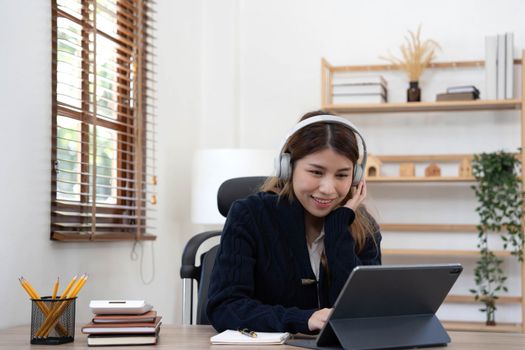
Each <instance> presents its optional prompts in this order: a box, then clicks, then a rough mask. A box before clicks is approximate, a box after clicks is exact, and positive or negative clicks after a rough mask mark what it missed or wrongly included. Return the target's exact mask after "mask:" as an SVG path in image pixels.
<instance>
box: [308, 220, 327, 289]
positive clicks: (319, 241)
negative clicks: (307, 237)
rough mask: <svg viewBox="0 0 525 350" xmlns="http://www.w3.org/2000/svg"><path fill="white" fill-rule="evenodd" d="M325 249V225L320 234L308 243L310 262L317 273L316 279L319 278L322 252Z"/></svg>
mask: <svg viewBox="0 0 525 350" xmlns="http://www.w3.org/2000/svg"><path fill="white" fill-rule="evenodd" d="M323 250H324V227H323V228H322V229H321V233H320V234H319V236H318V237H317V238H316V239H315V240H314V241H313V242H312V244H311V245H310V244H308V255H310V264H311V265H312V270H313V272H314V274H315V279H316V280H319V267H320V265H321V253H322V252H323Z"/></svg>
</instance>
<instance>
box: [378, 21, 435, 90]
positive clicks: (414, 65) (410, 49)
mask: <svg viewBox="0 0 525 350" xmlns="http://www.w3.org/2000/svg"><path fill="white" fill-rule="evenodd" d="M408 34H409V36H405V42H406V44H403V45H401V46H400V50H401V55H402V58H398V57H395V56H394V55H392V54H389V55H388V56H380V57H379V58H381V59H384V60H387V61H389V62H390V63H392V64H393V65H395V66H396V67H397V68H399V69H403V70H404V71H405V72H406V73H407V75H408V78H409V81H419V78H420V77H421V74H423V71H424V70H425V68H426V67H427V66H428V65H429V64H430V62H432V60H433V59H434V58H435V57H436V51H437V50H438V49H441V47H440V46H439V44H438V43H437V42H435V41H434V40H432V39H428V40H425V41H423V42H421V38H420V35H421V25H420V26H419V27H418V29H417V32H416V33H415V34H414V32H412V31H410V30H409V31H408Z"/></svg>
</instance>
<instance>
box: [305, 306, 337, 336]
mask: <svg viewBox="0 0 525 350" xmlns="http://www.w3.org/2000/svg"><path fill="white" fill-rule="evenodd" d="M331 312H332V309H327V308H324V309H321V310H317V311H316V312H314V313H313V314H312V316H310V318H309V319H308V329H309V330H311V331H316V330H319V329H321V328H323V326H324V324H325V323H326V321H328V316H330V313H331Z"/></svg>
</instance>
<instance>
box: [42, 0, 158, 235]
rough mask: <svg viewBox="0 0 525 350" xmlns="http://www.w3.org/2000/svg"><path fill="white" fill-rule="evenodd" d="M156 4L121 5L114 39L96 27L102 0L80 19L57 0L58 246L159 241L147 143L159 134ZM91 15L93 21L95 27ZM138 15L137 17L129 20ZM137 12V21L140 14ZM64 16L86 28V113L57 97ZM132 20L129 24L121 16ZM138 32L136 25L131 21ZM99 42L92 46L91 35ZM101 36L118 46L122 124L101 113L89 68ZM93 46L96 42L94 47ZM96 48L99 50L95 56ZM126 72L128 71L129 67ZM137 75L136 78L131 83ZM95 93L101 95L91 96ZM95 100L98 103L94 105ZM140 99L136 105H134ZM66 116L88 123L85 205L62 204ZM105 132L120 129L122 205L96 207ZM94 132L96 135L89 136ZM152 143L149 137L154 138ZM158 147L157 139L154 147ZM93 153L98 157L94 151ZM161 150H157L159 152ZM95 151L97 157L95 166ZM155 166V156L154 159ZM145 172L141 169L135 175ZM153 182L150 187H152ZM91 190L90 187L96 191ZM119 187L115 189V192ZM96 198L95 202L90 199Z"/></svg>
mask: <svg viewBox="0 0 525 350" xmlns="http://www.w3.org/2000/svg"><path fill="white" fill-rule="evenodd" d="M151 4H152V2H150V1H145V0H117V1H116V6H117V8H118V10H117V16H116V18H117V28H118V30H117V33H116V36H112V35H109V34H107V33H105V32H103V31H102V30H100V29H99V28H97V26H96V16H95V15H94V14H95V13H97V7H96V0H81V8H82V10H81V11H82V12H81V13H82V16H81V18H80V19H79V18H77V17H75V16H73V15H71V14H69V13H68V12H67V11H63V10H62V9H60V8H59V6H58V5H57V0H52V11H53V13H52V38H53V40H52V55H53V56H52V91H53V99H52V140H51V142H52V148H51V150H52V152H51V153H52V177H51V230H50V231H51V232H50V238H51V239H52V240H58V241H121V240H155V239H156V236H155V235H153V234H151V233H148V232H147V231H146V230H147V229H150V226H147V225H146V223H147V219H149V217H148V211H151V210H152V209H151V208H148V203H147V200H148V198H149V196H151V203H152V204H156V195H155V194H154V192H152V191H151V187H152V186H151V185H153V186H155V185H156V176H155V174H154V171H155V169H153V173H149V174H148V170H147V169H148V167H147V165H149V163H151V161H152V159H151V157H150V158H148V150H147V149H146V145H147V144H148V142H149V141H152V140H151V138H152V137H154V133H155V132H154V130H153V131H152V132H148V129H147V128H148V126H150V127H154V125H155V120H154V117H155V116H154V115H152V113H150V112H148V111H147V108H148V106H149V105H148V101H147V98H148V97H150V98H151V97H152V96H151V94H152V91H153V90H152V89H151V88H150V87H149V84H152V83H154V79H152V78H151V74H152V72H151V69H150V70H149V71H148V65H151V64H152V63H153V62H151V61H150V60H148V59H147V58H146V56H147V55H148V54H150V56H151V51H149V50H150V49H151V43H150V42H148V40H151V38H152V35H151V34H150V33H149V32H150V31H152V30H153V27H152V26H151V25H149V24H148V23H150V22H151V15H150V12H154V11H153V10H152V8H151ZM88 13H91V16H92V19H94V20H92V21H91V23H90V21H89V16H90V15H88ZM130 13H131V14H130ZM134 14H135V16H134ZM59 17H63V18H66V19H68V20H70V21H71V22H73V23H75V24H77V25H79V26H80V27H81V28H82V35H81V38H82V46H81V52H82V54H81V61H82V63H81V66H82V69H81V70H82V76H81V81H82V82H81V84H82V93H81V106H82V107H81V108H80V110H79V109H78V108H76V107H72V106H68V105H66V104H64V103H61V102H59V101H58V98H57V86H58V82H57V75H58V74H57V67H58V65H57V59H58V57H57V55H58V38H57V36H58V26H57V18H59ZM121 17H122V18H124V17H126V18H127V20H128V21H127V22H126V21H122V20H119V18H121ZM130 17H131V18H132V21H135V22H134V24H135V25H134V26H133V27H132V28H131V27H130V26H129V23H130V22H129V18H130ZM90 34H91V35H92V36H93V37H94V38H95V39H94V40H92V41H90V39H89V35H90ZM97 36H101V37H104V38H105V39H108V40H110V41H111V42H115V43H116V44H118V46H115V47H116V48H117V49H116V53H117V57H118V58H117V65H116V68H115V70H114V72H115V73H116V74H115V75H116V76H117V80H116V90H115V91H116V95H117V99H118V101H119V102H118V103H117V105H118V107H117V110H116V115H117V118H116V119H115V120H108V118H103V117H100V116H99V115H98V114H97V104H98V102H97V98H98V96H97V94H96V89H97V77H96V75H97V72H96V68H95V71H94V73H93V74H91V73H92V72H91V71H90V66H91V67H93V66H95V67H96V58H95V59H92V58H90V57H92V56H94V57H96V47H97V46H96V40H97V39H96V38H97ZM93 41H94V42H93ZM90 44H91V45H92V47H95V48H94V49H91V50H90ZM123 67H127V69H124V68H123ZM90 74H91V75H92V77H94V80H95V83H94V84H93V83H90V81H89V78H90V77H89V75H90ZM132 76H133V77H132ZM90 89H92V90H94V91H90ZM90 99H92V100H93V101H94V102H90ZM130 101H134V103H133V104H132V105H131V104H130V103H129V102H130ZM59 116H66V117H67V118H69V119H72V120H77V121H79V122H80V123H81V129H80V137H81V142H80V148H81V151H80V160H81V161H80V163H81V164H80V174H79V176H80V180H79V182H80V183H79V185H80V186H79V188H80V191H79V193H80V197H79V200H78V201H71V200H62V199H58V197H57V193H58V189H57V187H58V186H57V182H60V180H58V172H59V171H60V169H59V161H60V160H59V159H58V157H57V153H58V146H57V136H58V132H57V128H58V127H59V126H58V121H57V119H58V117H59ZM98 127H104V128H107V129H109V130H113V131H115V133H116V135H117V138H116V144H117V148H116V158H117V159H116V164H117V166H116V204H101V203H97V188H98V187H100V186H101V185H98V184H97V179H98V177H97V168H98V167H99V166H98V165H97V157H98V154H97V153H96V143H97V128H98ZM90 129H91V131H90ZM148 137H149V138H150V139H148ZM152 142H154V140H153V141H152ZM93 151H94V152H93ZM153 151H154V149H153ZM90 152H93V154H94V155H93V156H92V160H91V163H90ZM152 157H153V162H154V157H155V154H153V156H152ZM137 169H139V171H136V170H137ZM148 178H150V180H151V181H150V184H148V180H149V179H148ZM90 185H91V186H90ZM112 188H113V187H112ZM90 197H91V198H93V199H94V200H93V201H91V200H90Z"/></svg>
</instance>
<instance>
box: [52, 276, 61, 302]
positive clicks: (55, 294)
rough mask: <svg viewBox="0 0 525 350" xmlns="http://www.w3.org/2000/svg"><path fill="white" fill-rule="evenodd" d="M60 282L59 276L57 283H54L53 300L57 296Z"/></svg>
mask: <svg viewBox="0 0 525 350" xmlns="http://www.w3.org/2000/svg"><path fill="white" fill-rule="evenodd" d="M58 283H59V277H57V279H56V281H55V284H54V285H53V296H52V297H51V298H52V299H53V300H55V299H56V298H57V292H58Z"/></svg>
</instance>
